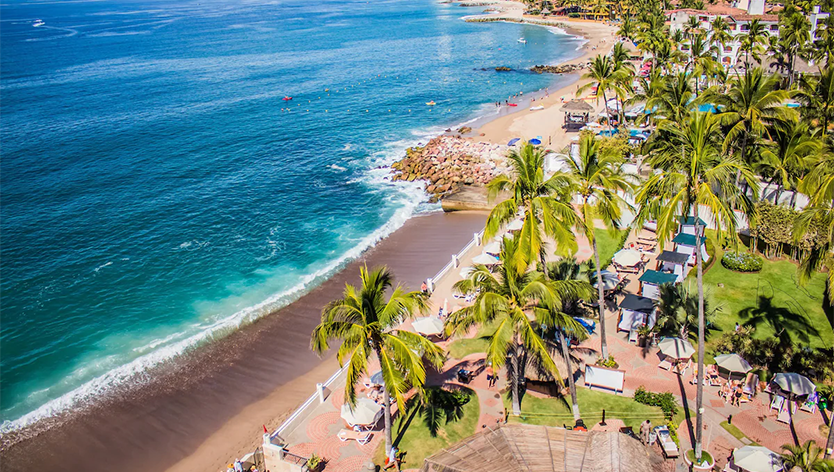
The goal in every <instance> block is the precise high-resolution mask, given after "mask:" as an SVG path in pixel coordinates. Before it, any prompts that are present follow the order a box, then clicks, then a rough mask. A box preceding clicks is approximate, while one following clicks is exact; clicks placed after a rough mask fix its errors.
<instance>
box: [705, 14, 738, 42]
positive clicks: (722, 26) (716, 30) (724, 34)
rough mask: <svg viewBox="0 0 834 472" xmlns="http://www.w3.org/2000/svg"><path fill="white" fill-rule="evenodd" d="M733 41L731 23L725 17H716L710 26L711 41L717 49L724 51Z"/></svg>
mask: <svg viewBox="0 0 834 472" xmlns="http://www.w3.org/2000/svg"><path fill="white" fill-rule="evenodd" d="M732 40H733V36H732V34H730V23H728V22H727V20H726V19H724V17H723V16H716V17H715V19H714V20H712V24H711V25H710V41H712V45H713V46H714V47H716V48H721V50H723V49H724V48H725V47H727V44H729V43H730V42H731V41H732Z"/></svg>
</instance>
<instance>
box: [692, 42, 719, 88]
mask: <svg viewBox="0 0 834 472" xmlns="http://www.w3.org/2000/svg"><path fill="white" fill-rule="evenodd" d="M714 54H715V47H714V46H712V45H710V43H709V41H707V39H706V38H705V37H704V35H702V34H698V35H695V36H694V37H693V38H692V40H691V41H690V47H689V63H688V64H687V68H688V69H690V70H691V71H692V75H694V76H695V95H698V92H700V87H699V84H698V79H699V77H701V75H702V74H705V73H708V72H709V71H711V70H712V69H714V68H715V59H714V58H713V56H714Z"/></svg>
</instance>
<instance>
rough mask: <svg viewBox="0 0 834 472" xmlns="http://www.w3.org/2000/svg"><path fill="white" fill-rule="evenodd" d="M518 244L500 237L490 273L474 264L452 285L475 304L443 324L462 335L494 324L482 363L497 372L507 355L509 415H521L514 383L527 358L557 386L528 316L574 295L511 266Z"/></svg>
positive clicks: (565, 286) (550, 360) (558, 284)
mask: <svg viewBox="0 0 834 472" xmlns="http://www.w3.org/2000/svg"><path fill="white" fill-rule="evenodd" d="M519 246H520V243H519V242H518V241H517V240H516V239H515V238H512V239H511V238H504V241H503V243H502V248H501V257H500V259H501V263H500V264H499V265H498V266H497V268H496V269H495V270H493V271H490V270H489V269H488V268H487V267H485V266H482V265H479V266H475V267H474V268H473V269H472V271H471V272H470V273H469V275H468V277H467V278H465V279H463V280H461V281H459V282H457V283H456V284H455V285H454V290H455V291H456V292H458V293H463V294H476V296H475V301H474V303H473V304H472V305H471V306H468V307H465V308H461V309H460V310H457V311H455V312H453V313H451V314H450V315H449V318H448V319H447V320H446V332H447V333H449V334H465V333H467V332H468V331H469V329H470V328H472V327H473V326H477V325H480V326H483V325H484V324H487V323H490V324H492V325H494V326H495V333H494V334H493V335H492V336H491V337H490V341H489V346H488V347H487V352H486V356H487V361H488V362H490V363H491V364H492V366H493V367H494V368H495V369H498V368H500V367H502V366H503V365H504V364H505V363H506V361H507V357H510V359H511V362H512V364H511V366H512V376H513V380H512V392H513V414H514V415H518V414H520V413H521V402H520V401H521V397H520V393H521V392H520V384H521V381H522V379H523V378H524V366H525V364H526V357H527V356H528V355H531V356H533V357H534V358H535V359H537V360H538V362H539V364H540V365H541V366H542V367H543V368H544V369H545V370H546V371H548V372H551V373H553V374H554V375H555V376H556V378H557V379H559V382H561V377H560V376H559V372H558V369H557V368H556V364H555V363H554V362H553V358H551V357H550V353H549V351H548V348H547V344H546V343H545V341H544V340H543V339H542V338H541V336H540V335H539V332H538V330H537V329H536V326H535V325H534V324H533V321H531V318H532V316H528V315H532V314H533V313H532V311H533V309H534V308H535V307H536V306H558V305H559V303H560V299H561V298H562V297H566V298H573V297H575V296H578V294H577V293H574V292H573V289H572V287H573V285H572V284H564V283H561V282H556V281H549V280H547V279H546V278H545V276H544V274H543V273H541V272H537V271H531V270H529V269H528V267H527V266H525V267H523V268H519V266H518V265H517V264H516V263H515V259H516V258H517V257H520V255H519V254H518V250H519Z"/></svg>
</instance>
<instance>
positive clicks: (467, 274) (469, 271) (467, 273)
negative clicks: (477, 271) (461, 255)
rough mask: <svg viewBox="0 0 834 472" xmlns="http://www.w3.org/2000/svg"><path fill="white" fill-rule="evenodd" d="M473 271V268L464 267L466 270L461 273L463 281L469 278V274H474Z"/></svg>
mask: <svg viewBox="0 0 834 472" xmlns="http://www.w3.org/2000/svg"><path fill="white" fill-rule="evenodd" d="M472 270H473V268H472V267H464V268H463V269H461V271H460V277H461V278H462V279H465V278H468V277H469V274H471V273H472Z"/></svg>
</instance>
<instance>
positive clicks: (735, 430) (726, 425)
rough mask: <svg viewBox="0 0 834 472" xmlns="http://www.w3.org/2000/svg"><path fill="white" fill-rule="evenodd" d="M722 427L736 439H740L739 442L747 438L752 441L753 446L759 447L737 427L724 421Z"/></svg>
mask: <svg viewBox="0 0 834 472" xmlns="http://www.w3.org/2000/svg"><path fill="white" fill-rule="evenodd" d="M721 427H722V428H724V429H726V430H727V432H728V433H730V434H731V435H732V436H733V437H734V438H736V439H738V440H739V441H741V440H743V439H745V438H747V440H748V441H750V445H751V446H758V443H756V442H755V441H752V440H750V438H748V437H747V435H746V434H744V433H742V432H741V430H740V429H738V428H736V425H734V424H730V423H727V422H726V421H722V422H721ZM745 444H746V443H745Z"/></svg>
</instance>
